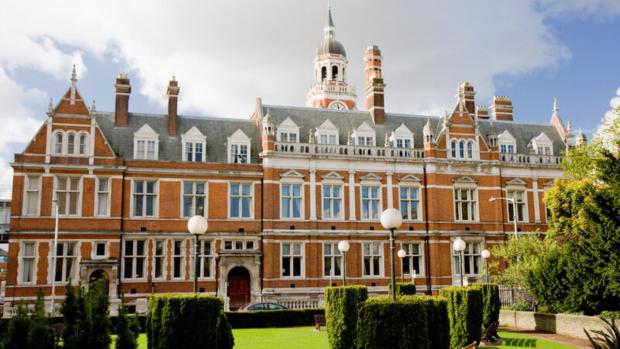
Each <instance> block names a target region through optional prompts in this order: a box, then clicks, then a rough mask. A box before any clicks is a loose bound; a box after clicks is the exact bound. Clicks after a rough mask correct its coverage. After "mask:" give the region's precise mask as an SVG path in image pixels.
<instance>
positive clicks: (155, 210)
mask: <svg viewBox="0 0 620 349" xmlns="http://www.w3.org/2000/svg"><path fill="white" fill-rule="evenodd" d="M136 182H144V184H143V187H144V192H142V193H140V194H136V192H135V183H136ZM146 182H153V183H154V185H153V194H147V192H146V187H147V186H146ZM136 195H142V196H143V202H142V213H143V215H140V216H137V215H135V212H134V208H135V200H136V199H135V196H136ZM147 195H152V196H153V215H152V216H147V215H146V197H147ZM130 206H131V207H130V209H131V212H130V217H131V218H139V219H154V218H157V217H159V181H158V180H156V179H155V180H154V179H153V178H133V179H132V180H131V205H130Z"/></svg>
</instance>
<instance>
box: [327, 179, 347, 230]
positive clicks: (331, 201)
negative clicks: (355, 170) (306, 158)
mask: <svg viewBox="0 0 620 349" xmlns="http://www.w3.org/2000/svg"><path fill="white" fill-rule="evenodd" d="M326 187H338V188H339V189H338V194H339V195H338V197H337V198H336V197H334V196H330V197H328V198H327V200H329V206H330V207H329V209H328V211H329V212H330V215H329V216H326V215H325V210H326V207H325V200H326V197H325V188H326ZM330 194H333V189H331V190H330ZM335 200H338V201H339V205H340V210H339V212H338V216H334V215H333V208H334V201H335ZM344 210H345V207H344V183H343V182H342V181H337V182H336V181H333V182H332V181H324V182H322V183H321V219H322V220H324V221H327V220H328V221H343V220H344Z"/></svg>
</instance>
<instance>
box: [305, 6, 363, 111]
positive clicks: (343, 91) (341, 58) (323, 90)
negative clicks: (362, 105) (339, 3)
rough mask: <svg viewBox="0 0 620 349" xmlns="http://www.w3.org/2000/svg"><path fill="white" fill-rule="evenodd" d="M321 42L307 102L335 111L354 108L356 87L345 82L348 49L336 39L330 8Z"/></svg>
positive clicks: (316, 106) (315, 106)
mask: <svg viewBox="0 0 620 349" xmlns="http://www.w3.org/2000/svg"><path fill="white" fill-rule="evenodd" d="M324 33H325V34H324V37H323V42H322V43H321V45H320V46H319V48H318V49H317V51H316V57H315V58H314V84H312V86H311V87H310V88H309V89H308V95H307V100H306V104H307V105H308V106H309V107H314V108H330V109H335V110H353V109H355V98H356V97H357V96H356V95H355V89H354V88H353V87H352V86H350V85H349V84H348V83H347V64H348V63H349V61H348V60H347V52H346V51H345V49H344V46H342V44H341V43H340V41H338V40H336V30H335V27H334V21H333V19H332V11H331V7H328V8H327V23H326V24H325V28H324Z"/></svg>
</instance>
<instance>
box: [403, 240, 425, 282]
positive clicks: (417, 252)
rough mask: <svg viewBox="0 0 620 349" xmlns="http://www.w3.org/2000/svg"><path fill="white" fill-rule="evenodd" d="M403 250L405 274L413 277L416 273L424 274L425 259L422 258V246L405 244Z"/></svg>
mask: <svg viewBox="0 0 620 349" xmlns="http://www.w3.org/2000/svg"><path fill="white" fill-rule="evenodd" d="M402 249H403V250H404V251H405V257H404V258H403V259H402V261H403V274H404V275H412V273H413V272H414V271H415V273H416V275H421V274H423V272H424V270H423V268H424V262H423V261H424V259H423V258H422V257H423V255H422V246H421V245H420V244H418V243H403V244H402Z"/></svg>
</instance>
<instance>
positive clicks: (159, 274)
mask: <svg viewBox="0 0 620 349" xmlns="http://www.w3.org/2000/svg"><path fill="white" fill-rule="evenodd" d="M165 270H166V240H154V241H153V278H155V279H164V278H165V277H166V275H165Z"/></svg>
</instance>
